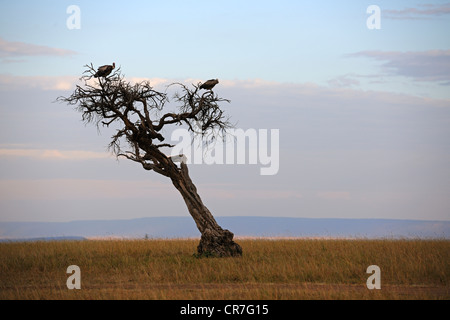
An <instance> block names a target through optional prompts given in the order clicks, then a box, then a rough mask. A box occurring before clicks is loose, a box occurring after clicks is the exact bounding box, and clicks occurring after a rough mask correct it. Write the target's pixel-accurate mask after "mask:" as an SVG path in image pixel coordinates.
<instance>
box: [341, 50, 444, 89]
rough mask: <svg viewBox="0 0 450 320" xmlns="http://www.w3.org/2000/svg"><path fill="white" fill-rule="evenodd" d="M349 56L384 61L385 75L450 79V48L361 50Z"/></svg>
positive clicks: (430, 79)
mask: <svg viewBox="0 0 450 320" xmlns="http://www.w3.org/2000/svg"><path fill="white" fill-rule="evenodd" d="M347 56H348V57H365V58H370V59H374V60H378V61H382V62H383V64H382V65H381V68H382V71H383V73H384V75H389V76H404V77H408V78H412V79H413V80H415V81H430V82H444V84H445V83H449V81H450V50H429V51H408V52H400V51H361V52H357V53H353V54H349V55H347Z"/></svg>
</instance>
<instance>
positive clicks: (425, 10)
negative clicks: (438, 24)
mask: <svg viewBox="0 0 450 320" xmlns="http://www.w3.org/2000/svg"><path fill="white" fill-rule="evenodd" d="M448 14H450V3H445V4H440V5H435V4H420V5H418V7H417V8H414V7H412V8H405V9H401V10H389V9H385V10H383V17H384V18H387V19H396V20H418V19H433V18H436V17H439V16H443V15H448Z"/></svg>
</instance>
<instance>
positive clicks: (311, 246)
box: [0, 239, 450, 299]
mask: <svg viewBox="0 0 450 320" xmlns="http://www.w3.org/2000/svg"><path fill="white" fill-rule="evenodd" d="M237 242H238V243H239V244H240V245H241V246H242V248H243V252H244V254H243V256H242V257H240V258H196V257H195V256H194V255H193V254H194V253H195V251H196V246H197V244H198V240H103V241H101V240H98V241H97V240H96V241H93V240H90V241H55V242H20V243H14V242H11V243H0V299H449V298H450V290H449V289H450V282H449V281H450V278H449V276H450V241H448V240H275V241H274V240H263V239H258V240H238V241H237ZM70 265H77V266H79V267H80V270H81V289H80V290H69V289H68V288H67V286H66V281H67V278H68V277H69V276H70V274H67V273H66V270H67V267H68V266H70ZM370 265H377V266H379V267H380V269H381V289H380V290H369V289H367V287H366V281H367V278H368V277H369V276H370V274H367V273H366V269H367V267H368V266H370Z"/></svg>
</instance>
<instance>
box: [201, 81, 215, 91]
mask: <svg viewBox="0 0 450 320" xmlns="http://www.w3.org/2000/svg"><path fill="white" fill-rule="evenodd" d="M218 83H219V79H211V80H208V81H205V82H204V83H203V84H202V85H201V86H200V89H205V90H211V89H212V88H214V86H215V85H216V84H218Z"/></svg>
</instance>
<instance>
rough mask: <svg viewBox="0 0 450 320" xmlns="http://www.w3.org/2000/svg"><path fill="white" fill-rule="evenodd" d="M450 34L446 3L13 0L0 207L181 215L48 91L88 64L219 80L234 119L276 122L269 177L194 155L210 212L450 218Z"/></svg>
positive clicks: (22, 217) (132, 75) (2, 23)
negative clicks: (275, 156) (74, 15)
mask: <svg viewBox="0 0 450 320" xmlns="http://www.w3.org/2000/svg"><path fill="white" fill-rule="evenodd" d="M70 5H77V6H78V8H79V9H80V16H79V18H80V20H79V27H80V28H79V29H69V28H68V26H67V20H68V19H70V16H71V12H69V13H67V9H68V7H69V6H70ZM370 5H377V6H379V8H380V10H381V11H380V12H381V14H380V19H381V29H372V30H371V29H368V27H367V23H366V22H367V20H368V18H369V17H370V16H371V14H370V13H367V8H368V7H369V6H370ZM448 30H450V2H448V1H410V0H408V1H350V0H347V1H331V0H330V1H261V0H259V1H120V2H114V1H20V0H18V1H2V2H1V3H0V114H1V117H0V221H71V220H81V219H83V220H84V219H129V218H140V217H150V216H186V215H188V211H187V209H186V207H185V204H184V202H183V200H182V198H181V195H179V194H178V193H177V191H176V190H175V189H174V187H173V186H172V185H171V182H170V180H169V179H167V178H165V177H162V176H159V175H158V174H156V173H154V172H148V171H144V170H143V169H142V167H141V166H139V165H138V164H136V163H131V162H129V161H128V160H125V159H121V160H120V161H116V159H115V158H114V157H112V156H111V155H110V154H109V153H108V151H107V150H106V146H107V144H108V142H109V137H110V136H111V135H112V134H113V133H114V132H113V131H112V130H108V129H106V128H105V129H104V130H101V133H100V135H99V134H98V133H97V129H96V128H95V127H92V126H85V125H84V124H83V123H82V121H81V116H80V114H78V113H77V112H76V111H75V110H73V109H72V108H71V107H69V106H66V105H64V104H60V103H55V102H54V101H55V100H56V98H57V97H58V96H61V95H64V96H68V95H70V93H71V91H72V90H73V89H74V88H75V85H76V84H80V82H79V81H78V78H79V77H80V76H81V73H82V72H83V71H84V69H83V65H85V64H88V63H91V62H92V63H93V64H94V65H95V66H99V65H103V64H111V63H112V62H115V63H116V65H118V66H120V67H121V70H122V72H123V73H124V75H125V77H126V78H127V79H130V80H131V81H136V80H138V79H150V81H151V82H152V83H154V84H155V86H156V88H161V90H164V88H165V85H166V84H169V83H171V82H174V81H183V82H186V83H188V84H189V83H197V82H198V81H203V80H206V79H211V78H219V79H220V83H219V84H218V85H217V86H216V88H215V92H216V93H218V94H219V95H220V96H221V97H223V98H226V99H230V100H231V103H230V104H225V105H223V107H224V109H225V110H226V112H227V114H228V115H229V116H231V119H232V120H233V121H234V122H236V123H237V127H238V128H242V129H244V130H247V129H255V130H260V129H268V130H270V129H279V132H280V150H279V153H280V155H279V159H280V166H279V171H278V173H277V174H276V175H273V176H261V175H260V167H261V166H260V165H230V164H229V165H206V164H202V165H195V164H192V165H190V173H191V177H192V179H193V181H194V183H195V184H196V185H197V187H198V191H199V193H200V196H201V197H202V199H203V201H204V203H205V204H206V206H207V207H208V208H209V209H210V210H211V212H212V213H213V215H216V216H285V217H317V218H392V219H420V220H450V200H449V199H450V166H449V164H450V90H449V89H450V37H449V36H448Z"/></svg>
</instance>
